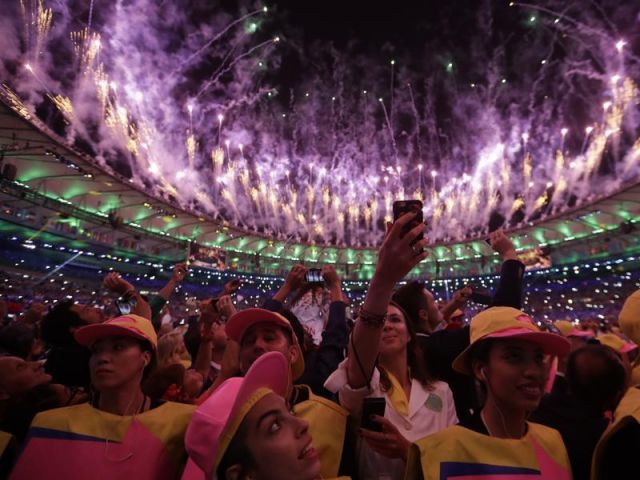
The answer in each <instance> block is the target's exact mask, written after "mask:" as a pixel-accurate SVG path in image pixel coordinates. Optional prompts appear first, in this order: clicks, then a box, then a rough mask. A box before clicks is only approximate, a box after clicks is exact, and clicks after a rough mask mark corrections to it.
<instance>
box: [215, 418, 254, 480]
mask: <svg viewBox="0 0 640 480" xmlns="http://www.w3.org/2000/svg"><path fill="white" fill-rule="evenodd" d="M253 463H254V461H253V456H252V455H251V452H250V451H249V447H248V446H247V426H246V425H245V423H244V421H243V422H242V423H241V424H240V427H239V428H238V430H237V431H236V434H235V435H234V436H233V438H232V439H231V442H229V446H228V447H227V451H226V452H224V455H223V457H222V459H221V460H220V464H219V465H218V468H217V470H216V478H218V479H220V480H225V479H226V478H227V477H226V472H227V469H228V468H229V467H232V466H233V465H240V466H241V467H242V470H241V472H240V478H243V477H244V476H245V475H246V473H247V472H246V469H247V468H248V467H251V466H252V465H253Z"/></svg>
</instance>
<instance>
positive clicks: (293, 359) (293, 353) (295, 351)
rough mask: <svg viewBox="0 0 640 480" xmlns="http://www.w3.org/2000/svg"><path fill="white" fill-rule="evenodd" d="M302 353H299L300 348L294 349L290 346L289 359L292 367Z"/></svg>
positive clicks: (293, 346)
mask: <svg viewBox="0 0 640 480" xmlns="http://www.w3.org/2000/svg"><path fill="white" fill-rule="evenodd" d="M301 354H302V353H301V352H300V348H299V347H296V346H295V345H291V346H290V347H289V356H290V357H291V365H293V364H294V363H296V362H297V361H298V357H299V356H300V355H301Z"/></svg>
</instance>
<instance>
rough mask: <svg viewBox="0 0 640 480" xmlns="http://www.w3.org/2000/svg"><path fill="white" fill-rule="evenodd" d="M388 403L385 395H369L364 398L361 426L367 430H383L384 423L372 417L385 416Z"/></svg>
mask: <svg viewBox="0 0 640 480" xmlns="http://www.w3.org/2000/svg"><path fill="white" fill-rule="evenodd" d="M386 404H387V402H386V400H385V399H384V397H367V398H365V399H364V400H362V419H361V420H360V427H361V428H364V429H365V430H371V431H372V432H381V431H382V425H381V424H379V423H378V422H375V421H374V420H372V417H373V416H374V415H377V416H379V417H384V410H385V407H386Z"/></svg>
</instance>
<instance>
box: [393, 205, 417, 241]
mask: <svg viewBox="0 0 640 480" xmlns="http://www.w3.org/2000/svg"><path fill="white" fill-rule="evenodd" d="M408 212H414V213H415V214H416V216H415V218H414V219H413V220H411V221H410V222H409V223H407V224H406V225H405V226H404V227H403V228H402V236H403V237H404V236H405V235H406V234H408V233H409V232H410V231H411V230H412V229H414V228H415V227H417V226H418V225H420V224H422V223H424V217H423V215H422V202H421V201H420V200H398V201H396V202H393V221H394V222H396V221H397V220H398V218H400V217H401V216H403V215H404V214H405V213H408ZM423 238H424V233H422V232H421V233H420V235H418V236H417V237H416V239H415V240H414V241H413V242H412V243H411V244H412V245H413V244H415V243H417V242H419V241H420V240H422V239H423Z"/></svg>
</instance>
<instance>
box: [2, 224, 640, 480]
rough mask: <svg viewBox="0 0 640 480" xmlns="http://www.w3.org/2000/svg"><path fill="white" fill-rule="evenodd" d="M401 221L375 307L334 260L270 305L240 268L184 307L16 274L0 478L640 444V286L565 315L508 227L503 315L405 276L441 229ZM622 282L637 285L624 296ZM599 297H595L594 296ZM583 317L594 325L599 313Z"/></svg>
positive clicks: (270, 471)
mask: <svg viewBox="0 0 640 480" xmlns="http://www.w3.org/2000/svg"><path fill="white" fill-rule="evenodd" d="M413 216H414V214H413V213H408V214H405V215H404V216H402V217H400V218H399V219H398V220H397V221H396V223H394V224H390V225H389V227H388V230H387V233H386V236H385V239H384V241H383V243H382V245H381V247H380V249H379V252H378V261H377V265H376V269H375V273H374V276H373V278H372V279H371V281H370V283H369V286H368V289H367V291H366V295H365V296H364V300H363V302H362V304H361V305H354V304H353V303H352V301H351V300H350V298H349V296H348V295H347V294H346V292H345V291H344V288H343V282H342V279H341V278H340V276H339V274H338V273H337V271H336V269H335V268H334V267H333V266H331V265H327V266H325V267H324V268H323V269H322V271H321V277H322V279H323V282H314V283H310V282H308V281H307V280H308V278H307V275H306V274H307V271H308V269H307V268H306V267H304V266H303V265H295V266H294V267H293V268H292V269H291V271H290V272H289V273H288V275H287V276H286V278H285V280H284V282H283V283H282V285H281V286H280V288H279V289H278V290H277V291H276V292H274V293H273V295H272V296H270V297H269V298H265V299H264V301H263V302H262V304H261V306H260V307H254V306H249V305H247V304H246V303H244V302H242V301H241V300H239V298H240V297H241V296H242V291H243V286H242V283H241V282H240V281H239V280H238V279H235V280H231V281H229V282H228V283H226V284H225V285H224V287H223V288H222V290H221V291H219V292H216V293H215V295H208V296H206V297H202V298H198V299H194V298H190V299H187V298H186V297H185V296H184V295H181V296H178V295H176V289H177V288H178V287H179V286H180V285H182V284H185V283H188V282H189V269H188V267H187V265H185V264H178V265H176V266H175V267H174V269H173V273H172V276H171V278H170V280H169V281H168V282H167V284H166V285H165V286H164V287H162V288H161V289H159V290H158V291H157V292H153V293H152V292H147V291H146V290H143V289H141V288H136V287H137V286H136V285H135V282H131V281H130V280H128V279H125V278H123V277H122V276H120V275H119V274H117V273H115V272H111V273H108V274H107V275H106V276H105V277H104V278H103V279H101V283H100V284H97V283H92V282H89V281H87V282H86V283H83V284H76V283H73V282H71V281H69V280H67V279H65V278H64V277H59V276H52V278H51V279H50V280H47V281H46V282H43V283H40V284H39V285H38V286H37V288H33V286H31V287H30V288H29V292H28V293H27V292H26V290H27V285H32V283H31V284H30V283H29V278H28V276H24V275H17V274H6V276H5V277H4V278H3V279H0V280H2V283H0V288H1V289H2V292H1V293H2V297H1V299H0V318H1V321H2V328H1V329H0V451H2V460H1V461H0V476H7V477H8V478H12V479H16V480H21V479H32V478H66V479H84V478H93V477H98V478H127V477H131V476H135V477H136V478H145V479H146V478H148V479H177V478H182V479H187V480H190V479H198V480H199V479H210V478H217V479H220V480H222V479H233V480H236V479H254V480H263V479H282V478H292V479H302V480H306V479H308V480H312V479H319V478H324V479H329V478H352V479H402V478H408V479H414V478H416V479H418V478H425V479H454V478H459V477H464V478H469V479H472V478H477V479H480V478H482V479H485V478H496V479H497V478H529V476H532V478H544V479H570V478H574V479H579V480H581V479H609V478H621V477H622V475H623V473H627V474H628V472H629V471H633V470H632V469H633V465H632V463H631V462H632V461H633V454H632V452H633V450H634V449H635V447H637V446H638V445H640V441H639V439H640V387H639V386H640V356H639V355H638V344H640V291H637V292H634V293H632V294H631V295H630V296H629V297H628V298H627V299H626V300H625V298H624V297H621V298H620V299H619V303H618V307H619V309H620V314H619V319H617V320H616V321H615V322H611V323H610V324H607V325H604V324H603V323H602V322H599V321H594V320H593V318H591V317H585V318H573V319H571V321H569V320H559V321H555V322H552V321H547V320H545V319H544V318H537V317H536V316H535V315H529V314H528V313H527V312H526V311H525V310H526V309H525V308H524V307H523V299H524V298H525V296H527V297H529V298H531V297H534V296H535V292H532V291H525V288H524V284H523V277H524V271H525V269H524V265H523V264H522V263H521V262H520V260H519V259H518V256H517V255H516V250H515V247H514V245H513V243H512V242H511V240H510V239H509V238H508V236H507V235H505V234H504V233H503V232H502V231H496V232H493V233H492V234H491V238H490V243H491V247H492V248H493V250H494V251H495V252H497V254H498V255H499V256H500V258H501V260H502V266H501V269H500V279H499V282H498V284H497V287H496V289H495V290H494V291H493V292H492V295H491V297H490V298H489V300H488V303H489V304H488V305H487V306H486V308H484V309H480V308H478V306H477V305H476V306H474V307H472V308H469V306H470V301H471V299H472V298H473V296H474V291H473V288H472V287H471V286H465V287H463V288H461V289H459V290H458V291H456V292H455V294H453V295H452V297H451V298H450V299H449V300H448V301H439V300H438V299H437V298H436V297H434V295H433V294H432V292H430V291H429V290H428V289H427V288H425V285H424V284H423V283H421V282H419V281H410V282H408V283H407V282H402V281H403V279H404V278H405V277H406V276H407V274H408V273H409V272H410V271H411V270H412V269H413V268H414V267H415V266H416V265H417V264H418V263H419V262H421V261H422V260H424V259H425V258H426V255H427V254H426V253H425V252H424V250H423V249H424V247H425V246H426V244H427V243H426V242H427V240H425V239H423V238H422V236H421V234H422V233H423V229H424V226H423V225H420V224H419V225H417V226H414V227H413V228H412V229H410V230H409V229H408V228H405V227H407V226H408V225H410V224H411V222H412V221H413ZM617 293H619V292H617ZM579 296H580V292H576V297H579ZM581 320H582V321H581Z"/></svg>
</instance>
